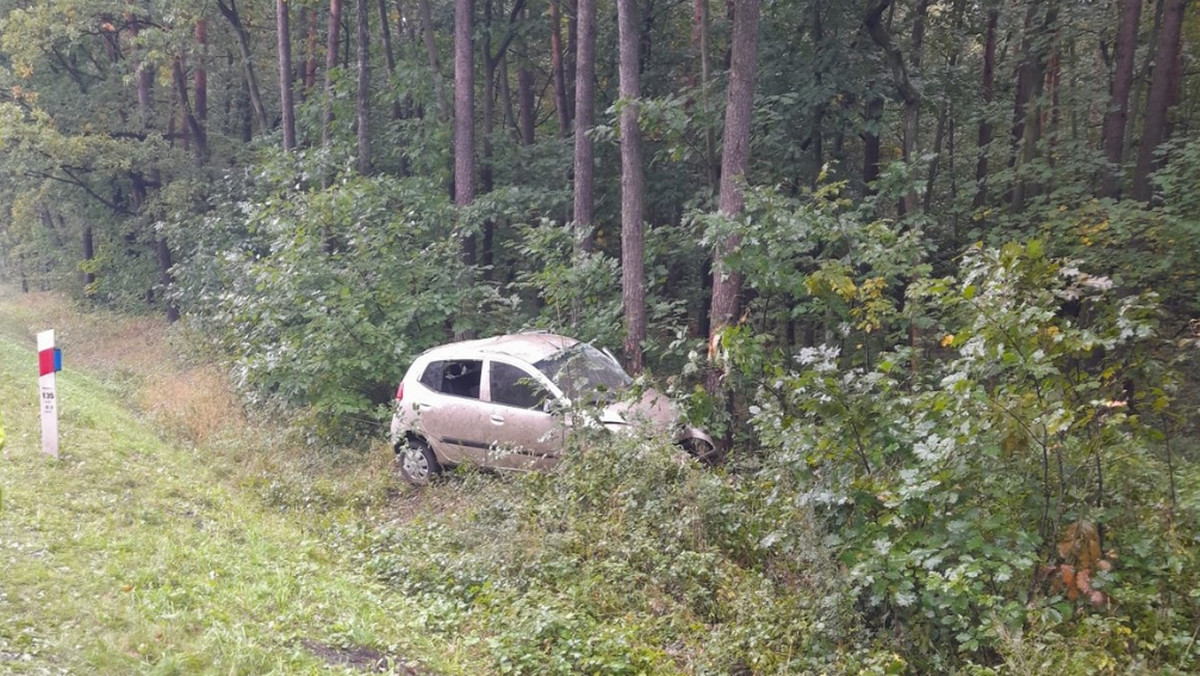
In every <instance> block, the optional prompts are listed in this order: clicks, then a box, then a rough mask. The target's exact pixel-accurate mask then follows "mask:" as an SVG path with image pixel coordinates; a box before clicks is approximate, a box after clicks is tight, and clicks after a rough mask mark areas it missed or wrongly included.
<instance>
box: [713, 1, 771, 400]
mask: <svg viewBox="0 0 1200 676" xmlns="http://www.w3.org/2000/svg"><path fill="white" fill-rule="evenodd" d="M758 15H759V1H758V0H742V1H741V2H739V3H738V5H737V8H736V9H735V10H734V14H733V53H732V54H731V61H730V68H729V88H728V90H727V91H726V97H727V101H726V105H725V138H724V142H723V144H722V147H721V194H720V198H719V200H718V209H719V210H720V212H721V213H722V214H723V215H724V216H726V217H728V218H730V219H736V218H738V217H739V216H740V215H741V213H742V211H743V210H744V209H745V195H744V194H743V184H744V182H745V180H746V169H747V168H748V167H749V165H750V123H751V121H752V116H753V113H754V84H755V79H756V77H757V71H758ZM740 244H741V236H740V235H737V234H731V235H729V236H727V237H726V238H725V239H723V240H722V241H720V242H718V243H717V247H716V251H715V252H714V254H713V286H712V309H711V310H710V311H709V318H710V322H711V329H710V334H709V345H710V346H714V345H716V341H717V340H719V339H720V336H721V333H722V331H723V330H724V329H725V328H726V327H727V326H729V325H730V324H732V323H733V322H734V318H735V317H736V316H737V312H738V296H739V295H740V294H741V291H742V276H741V274H740V273H738V272H737V271H736V270H731V269H729V268H728V266H727V262H726V259H727V257H728V256H729V255H730V254H731V253H732V252H733V251H734V250H735V249H737V247H738V246H739V245H740ZM714 353H715V350H710V357H711V356H712V355H713V354H714ZM706 386H707V389H708V391H709V392H710V393H715V392H717V391H718V390H719V389H720V374H719V373H718V372H716V371H715V370H714V371H712V372H710V374H709V378H708V382H707V383H706Z"/></svg>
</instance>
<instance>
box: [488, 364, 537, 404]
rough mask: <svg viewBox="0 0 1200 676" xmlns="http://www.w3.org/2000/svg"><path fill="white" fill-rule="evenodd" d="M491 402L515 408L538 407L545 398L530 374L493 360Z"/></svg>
mask: <svg viewBox="0 0 1200 676" xmlns="http://www.w3.org/2000/svg"><path fill="white" fill-rule="evenodd" d="M491 374H492V380H491V385H492V389H491V392H492V402H493V403H496V404H503V405H504V406H513V407H516V408H533V409H536V408H540V407H541V405H542V401H544V400H545V399H546V391H545V390H544V389H542V388H541V387H540V386H539V385H538V383H537V381H536V380H535V379H534V377H533V376H532V375H530V374H529V373H527V372H525V371H524V370H522V369H519V368H517V367H516V366H513V365H511V364H505V363H503V362H498V361H494V362H492V366H491Z"/></svg>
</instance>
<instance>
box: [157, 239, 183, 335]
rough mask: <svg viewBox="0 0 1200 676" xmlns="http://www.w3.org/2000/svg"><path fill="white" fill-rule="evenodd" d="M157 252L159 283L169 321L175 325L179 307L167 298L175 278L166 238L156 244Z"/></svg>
mask: <svg viewBox="0 0 1200 676" xmlns="http://www.w3.org/2000/svg"><path fill="white" fill-rule="evenodd" d="M155 250H156V251H157V253H158V282H159V284H161V285H162V289H163V303H164V304H165V305H166V311H167V321H168V322H170V323H172V324H174V323H175V322H177V321H179V307H178V306H176V305H175V303H173V302H171V300H169V299H168V298H167V290H168V289H170V288H171V285H172V284H174V283H175V277H174V275H172V274H171V247H170V246H168V245H167V240H166V238H165V237H160V238H159V239H158V241H157V243H156V244H155Z"/></svg>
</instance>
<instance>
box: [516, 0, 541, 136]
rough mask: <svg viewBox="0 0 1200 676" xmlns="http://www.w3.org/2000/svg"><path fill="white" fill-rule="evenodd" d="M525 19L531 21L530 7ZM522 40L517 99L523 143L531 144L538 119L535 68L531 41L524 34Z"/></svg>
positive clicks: (525, 13)
mask: <svg viewBox="0 0 1200 676" xmlns="http://www.w3.org/2000/svg"><path fill="white" fill-rule="evenodd" d="M523 21H529V9H528V8H526V9H525V10H524V11H523ZM520 40H521V54H520V56H521V68H520V70H518V71H517V100H518V101H519V102H520V103H519V105H520V107H521V145H524V146H531V145H533V141H534V127H535V125H536V124H537V120H536V119H534V118H535V116H536V114H537V113H536V112H535V111H534V109H533V106H534V98H533V70H532V69H531V68H530V64H529V43H528V41H527V40H526V39H525V37H524V36H522V37H521V38H520Z"/></svg>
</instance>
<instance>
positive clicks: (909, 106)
mask: <svg viewBox="0 0 1200 676" xmlns="http://www.w3.org/2000/svg"><path fill="white" fill-rule="evenodd" d="M890 5H891V0H873V2H872V3H871V5H870V6H869V7H868V8H867V12H866V13H865V14H864V15H863V21H862V22H863V26H864V27H865V28H866V29H867V34H868V35H870V36H871V39H872V40H874V41H875V44H876V45H877V46H878V47H879V48H880V49H881V50H883V55H884V58H885V60H886V61H887V64H888V67H889V68H890V69H891V72H892V81H893V83H894V84H895V86H896V91H897V92H898V93H899V94H900V100H901V101H903V102H904V138H903V142H902V143H903V149H902V152H903V158H904V162H905V163H906V164H908V163H911V162H912V161H913V160H914V157H915V155H916V147H917V133H918V131H919V123H920V111H921V94H920V92H919V91H917V88H916V86H914V85H913V83H912V78H911V77H910V75H909V72H908V64H906V63H905V61H904V55H903V54H902V53H901V52H900V48H899V47H898V46H897V45H896V43H895V41H894V40H893V39H892V34H891V31H889V30H888V29H887V27H885V26H884V25H883V20H882V19H883V13H884V11H886V10H887V8H888V7H889V6H890ZM927 6H928V1H927V0H918V1H917V16H916V18H917V22H916V25H915V27H914V32H913V50H914V52H917V53H919V52H920V49H921V44H920V41H921V40H922V39H923V36H924V32H925V29H924V25H925V22H924V16H925V10H926V8H927ZM914 62H915V63H917V64H918V65H919V59H918V58H917V57H916V56H914ZM916 206H917V196H916V193H914V192H913V191H911V190H909V191H908V192H907V193H905V196H904V201H903V203H902V204H901V207H902V209H901V211H902V214H901V215H903V214H904V213H912V212H913V211H915V210H916Z"/></svg>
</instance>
